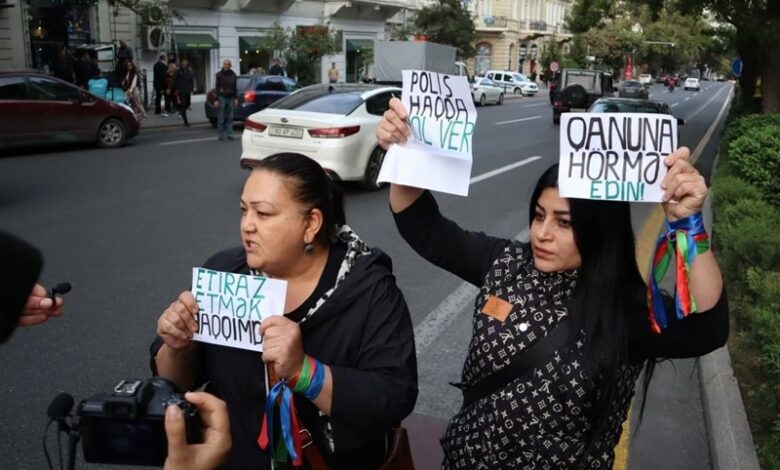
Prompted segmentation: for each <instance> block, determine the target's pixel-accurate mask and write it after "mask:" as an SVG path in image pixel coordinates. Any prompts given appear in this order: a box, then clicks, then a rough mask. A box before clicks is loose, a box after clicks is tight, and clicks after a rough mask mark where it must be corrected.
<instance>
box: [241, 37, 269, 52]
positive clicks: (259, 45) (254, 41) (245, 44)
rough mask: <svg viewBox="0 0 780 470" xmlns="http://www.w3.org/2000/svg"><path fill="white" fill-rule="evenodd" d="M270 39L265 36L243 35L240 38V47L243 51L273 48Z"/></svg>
mask: <svg viewBox="0 0 780 470" xmlns="http://www.w3.org/2000/svg"><path fill="white" fill-rule="evenodd" d="M268 43H269V39H268V38H267V37H265V36H241V37H239V38H238V45H239V49H241V50H242V51H259V50H271V49H272V47H271V46H270V45H269V44H268Z"/></svg>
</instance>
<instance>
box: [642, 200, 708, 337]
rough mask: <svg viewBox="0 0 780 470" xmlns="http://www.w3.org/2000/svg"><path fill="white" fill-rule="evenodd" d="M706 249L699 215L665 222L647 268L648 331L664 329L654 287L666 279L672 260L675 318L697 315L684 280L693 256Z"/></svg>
mask: <svg viewBox="0 0 780 470" xmlns="http://www.w3.org/2000/svg"><path fill="white" fill-rule="evenodd" d="M709 249H710V241H709V237H708V236H707V231H706V230H705V228H704V221H703V219H702V216H701V212H697V213H695V214H692V215H690V216H688V217H684V218H682V219H680V220H676V221H674V222H668V221H667V222H666V231H665V232H664V233H662V234H661V235H660V236H659V237H658V241H657V242H656V245H655V255H654V256H653V264H652V266H651V268H650V275H649V276H648V286H647V303H648V306H649V308H650V327H651V329H652V330H653V332H655V333H661V330H662V329H666V327H667V321H666V311H665V309H664V303H663V299H662V298H661V291H660V289H659V288H658V284H659V283H660V282H661V281H662V280H663V278H664V277H665V276H666V273H667V271H668V270H669V265H670V264H671V262H672V259H674V260H675V274H676V279H675V291H674V303H675V309H676V311H677V318H678V319H683V318H685V317H686V316H688V315H690V314H691V313H694V312H696V311H697V308H696V301H695V300H694V298H693V295H692V294H691V292H690V288H689V286H688V280H689V279H688V278H689V276H690V271H691V264H692V263H693V259H694V258H696V255H699V254H702V253H704V252H706V251H707V250H709Z"/></svg>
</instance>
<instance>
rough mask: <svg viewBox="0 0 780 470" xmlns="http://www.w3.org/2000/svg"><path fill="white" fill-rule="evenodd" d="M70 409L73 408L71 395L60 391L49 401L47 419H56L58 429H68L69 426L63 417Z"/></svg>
mask: <svg viewBox="0 0 780 470" xmlns="http://www.w3.org/2000/svg"><path fill="white" fill-rule="evenodd" d="M71 409H73V397H72V396H71V395H70V394H69V393H65V392H62V393H60V394H58V395H57V396H56V397H54V399H53V400H52V401H51V403H49V407H48V408H47V409H46V414H47V415H48V416H49V420H51V421H54V420H56V421H57V423H58V424H59V428H60V431H68V430H70V427H69V426H68V424H67V423H66V422H65V417H66V416H68V414H69V413H70V410H71Z"/></svg>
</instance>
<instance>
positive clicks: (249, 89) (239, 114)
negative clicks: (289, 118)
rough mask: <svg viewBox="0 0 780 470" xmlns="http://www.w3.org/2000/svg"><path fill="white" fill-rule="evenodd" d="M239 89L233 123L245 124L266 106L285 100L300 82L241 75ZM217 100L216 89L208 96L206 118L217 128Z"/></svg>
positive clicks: (238, 82) (267, 76) (274, 76)
mask: <svg viewBox="0 0 780 470" xmlns="http://www.w3.org/2000/svg"><path fill="white" fill-rule="evenodd" d="M236 88H237V89H238V106H236V107H235V109H234V110H233V122H235V121H240V122H243V121H244V119H246V118H247V116H249V115H250V114H254V113H256V112H258V111H260V110H262V109H265V108H266V106H268V105H269V104H271V103H273V102H274V101H276V100H278V99H279V98H284V97H285V96H287V95H289V94H290V93H292V92H293V91H295V90H297V89H298V88H300V87H299V85H298V82H296V81H295V80H293V79H292V78H289V77H284V76H281V75H239V76H238V77H236ZM216 100H217V93H216V90H215V89H213V88H212V89H211V90H210V91H209V92H208V95H206V102H205V103H204V104H203V105H204V106H205V108H206V117H207V118H208V119H209V122H210V123H211V126H212V127H213V128H215V129H216V128H217V118H218V116H219V108H217V107H215V106H214V101H216Z"/></svg>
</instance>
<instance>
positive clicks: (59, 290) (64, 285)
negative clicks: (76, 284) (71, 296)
mask: <svg viewBox="0 0 780 470" xmlns="http://www.w3.org/2000/svg"><path fill="white" fill-rule="evenodd" d="M70 289H71V286H70V282H60V283H59V284H57V285H56V286H52V288H51V290H50V291H49V297H50V298H51V300H52V302H54V301H55V300H54V295H55V294H60V295H65V294H67V293H68V292H70ZM55 303H56V302H55Z"/></svg>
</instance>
